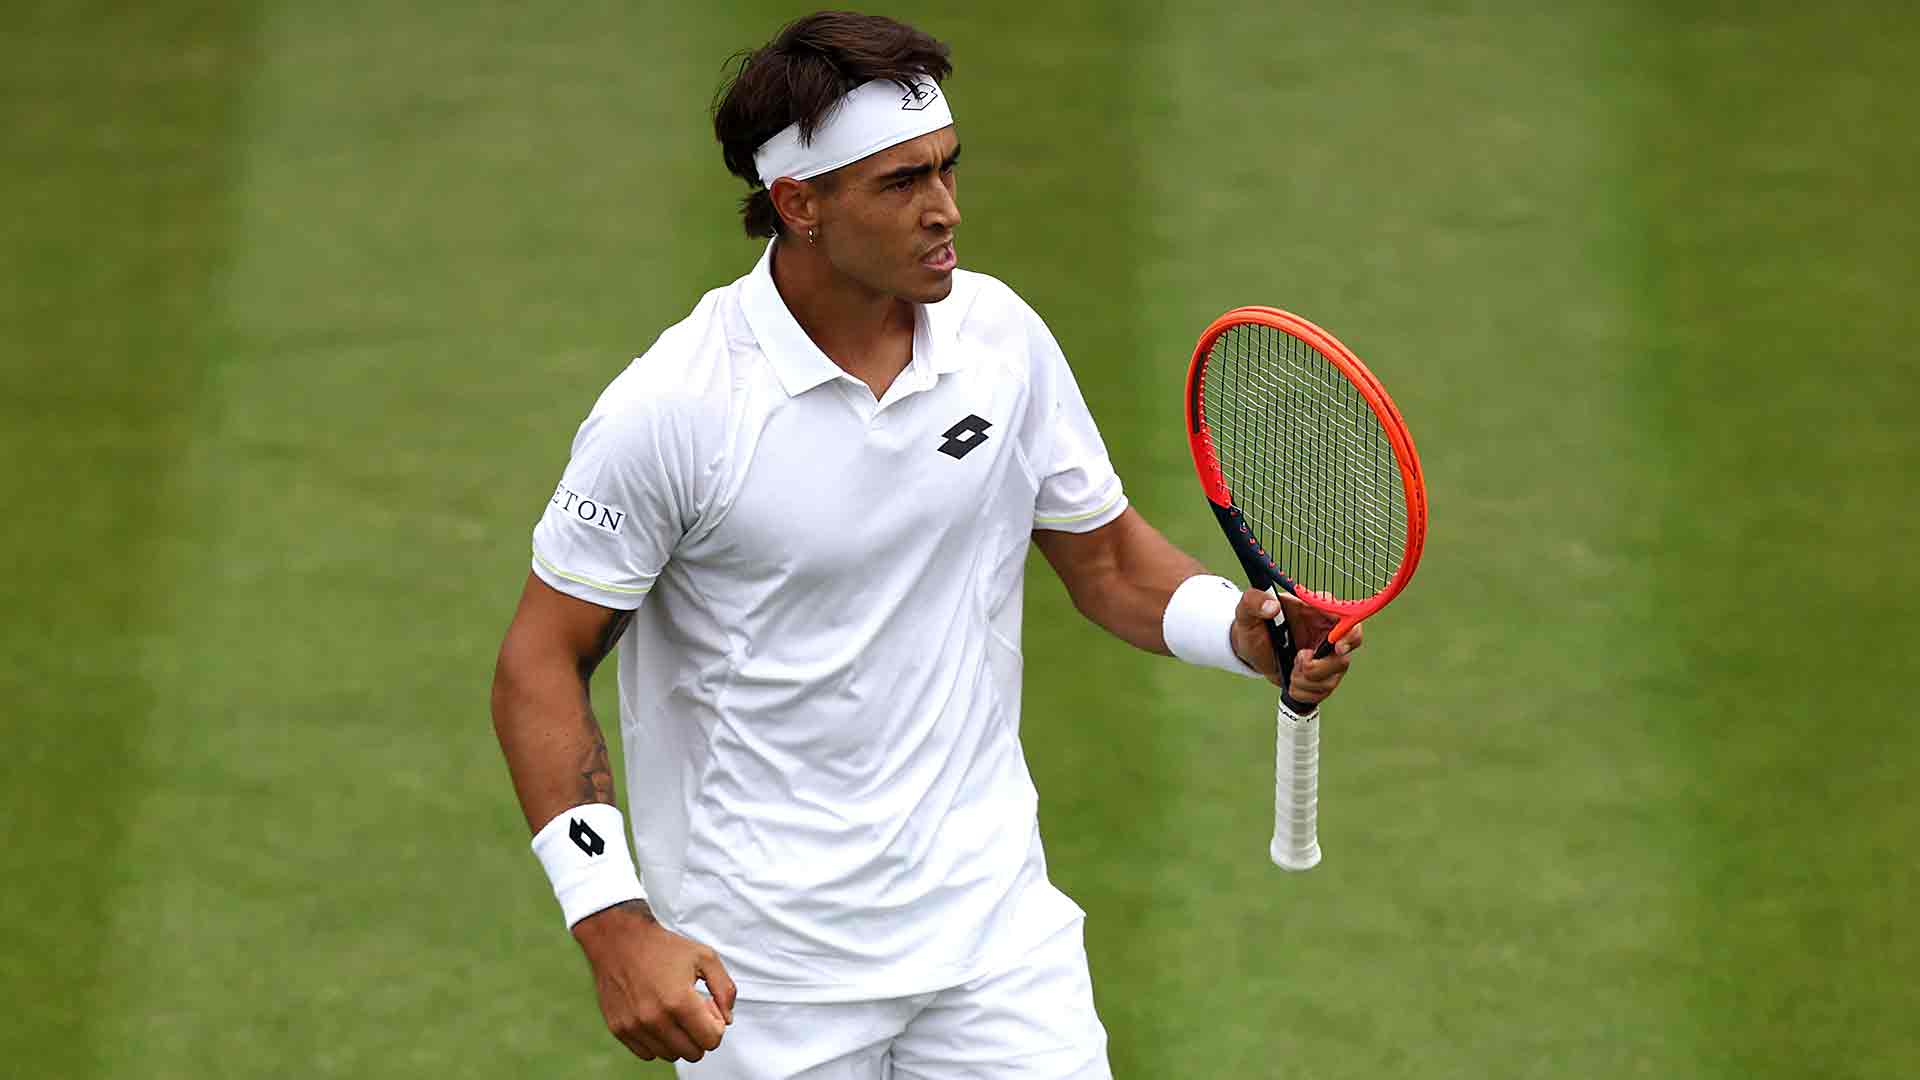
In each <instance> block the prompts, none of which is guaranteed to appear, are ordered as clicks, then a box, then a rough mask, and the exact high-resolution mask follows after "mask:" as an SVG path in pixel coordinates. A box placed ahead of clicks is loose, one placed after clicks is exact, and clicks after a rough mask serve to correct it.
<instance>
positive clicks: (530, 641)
mask: <svg viewBox="0 0 1920 1080" xmlns="http://www.w3.org/2000/svg"><path fill="white" fill-rule="evenodd" d="M951 70H952V67H951V64H950V62H949V59H948V49H947V47H946V46H945V45H943V44H942V43H940V42H938V41H936V40H934V39H933V38H931V37H929V36H927V35H926V34H924V33H921V32H919V31H917V30H915V29H913V28H911V27H908V26H905V25H902V24H901V23H898V22H895V21H892V20H890V19H884V18H877V17H870V16H860V15H849V14H841V13H826V14H819V15H814V16H811V17H808V18H804V19H801V20H799V21H798V22H795V23H793V24H792V25H790V26H788V27H787V28H785V29H784V30H783V31H781V33H780V34H779V36H777V37H776V38H775V39H774V40H773V41H772V42H771V43H769V44H768V45H767V46H765V47H764V48H761V49H759V50H758V51H755V52H753V53H752V54H751V55H749V56H748V57H746V58H745V59H744V60H743V61H742V63H741V65H740V67H739V69H738V71H737V73H736V74H735V76H734V77H733V79H732V81H731V83H730V84H729V86H728V87H727V88H726V90H725V93H724V96H723V97H722V99H721V101H720V103H719V106H718V108H717V110H716V114H715V119H714V129H715V132H716V134H717V135H718V137H719V140H720V144H721V146H722V150H723V156H724V158H725V160H726V163H727V167H728V169H729V170H731V171H732V172H733V173H734V174H736V175H738V176H740V177H741V178H742V179H744V180H745V181H747V183H748V184H749V186H750V187H751V189H752V191H751V194H750V195H749V196H748V197H747V199H746V201H745V203H744V206H743V217H744V219H745V225H746V230H747V232H748V233H750V234H752V235H754V236H758V237H765V238H767V239H768V243H767V247H766V251H765V253H764V254H763V255H762V256H761V258H760V260H759V263H758V264H757V265H756V266H754V267H753V269H752V270H751V271H750V272H748V273H747V274H746V275H745V276H744V277H741V278H740V279H739V280H737V281H735V282H733V283H732V284H730V285H727V286H725V287H723V288H719V289H715V290H714V291H712V292H710V293H708V294H707V295H706V296H705V297H704V298H703V299H702V300H701V301H700V303H699V304H698V306H696V307H695V308H694V310H693V312H692V314H690V315H688V316H687V318H686V319H685V320H683V321H682V322H680V323H679V324H677V325H675V326H673V327H671V328H669V329H668V330H667V331H666V332H665V333H663V334H662V335H661V336H660V338H659V340H658V341H657V342H655V344H654V345H653V347H652V348H651V349H649V350H648V351H647V352H646V354H645V355H644V356H641V357H640V358H639V359H638V360H636V361H634V362H633V364H632V365H631V366H629V367H628V368H627V369H626V370H625V371H624V372H623V373H621V374H620V375H619V376H618V377H617V378H616V379H614V380H613V382H612V384H611V385H610V386H608V387H607V389H606V390H605V392H604V393H603V394H602V395H601V396H600V399H599V401H598V402H597V403H596V404H595V405H594V407H593V410H592V412H591V413H590V414H589V415H588V416H587V418H586V421H585V422H584V423H583V424H581V426H580V429H579V431H578V433H577V434H576V435H575V437H574V440H573V449H572V458H571V460H570V461H569V462H568V464H567V467H566V470H565V472H564V473H563V474H562V476H561V478H560V482H559V484H558V485H556V486H555V488H554V490H553V493H552V496H551V498H550V500H549V503H548V505H547V506H546V508H545V512H544V516H543V517H542V518H541V519H540V521H539V523H538V525H537V526H536V527H535V529H534V533H533V560H532V568H531V574H530V576H529V577H528V579H527V581H526V586H525V590H524V592H523V594H522V596H521V599H520V605H519V609H518V611H517V612H516V614H515V616H514V619H513V623H512V625H511V627H510V628H509V629H508V631H507V635H506V640H505V642H504V644H503V645H502V646H501V649H500V656H499V665H498V669H497V671H496V673H495V677H494V685H493V717H494V726H495V730H496V732H497V733H498V735H499V738H500V743H501V746H502V748H503V750H504V752H505V755H506V759H507V763H508V766H509V768H510V770H511V772H512V774H513V781H514V785H515V787H516V789H517V791H518V794H519V797H520V803H521V806H522V808H523V809H524V810H525V812H526V817H527V823H528V826H529V827H530V828H531V829H532V830H533V831H534V840H533V848H534V851H535V853H536V854H537V856H538V857H539V859H540V861H541V863H542V864H543V866H544V867H545V869H546V871H547V873H548V875H549V877H550V879H551V881H552V884H553V887H554V891H555V894H556V896H557V897H558V899H559V901H560V906H561V908H562V911H563V913H564V916H565V920H566V923H567V925H568V926H569V927H570V928H571V930H572V932H573V935H574V937H575V938H576V939H577V940H578V941H579V943H580V945H581V947H582V948H583V949H584V951H585V952H586V955H587V959H588V961H589V963H590V964H591V966H592V969H593V973H594V978H595V981H596V983H597V985H598V991H599V999H600V1007H601V1010H602V1012H603V1013H604V1014H605V1017H606V1021H607V1024H608V1026H609V1027H610V1028H611V1030H612V1031H613V1033H614V1034H615V1035H616V1036H617V1037H618V1038H619V1039H620V1041H621V1042H623V1043H625V1044H626V1045H627V1046H628V1047H629V1048H630V1049H631V1050H632V1051H633V1052H634V1053H635V1054H637V1055H639V1056H640V1057H642V1058H649V1059H666V1060H674V1061H680V1062H682V1063H683V1064H681V1065H680V1066H679V1068H680V1071H681V1074H682V1075H685V1076H698V1077H715V1078H750V1077H751V1078H760V1077H767V1078H771V1077H798V1076H807V1077H837V1078H859V1080H864V1078H873V1080H879V1078H882V1077H901V1078H909V1077H911V1078H925V1080H938V1078H948V1077H954V1078H957V1077H979V1076H994V1077H1032V1078H1041V1077H1047V1078H1068V1077H1073V1078H1081V1077H1106V1076H1108V1075H1109V1071H1108V1066H1107V1060H1106V1032H1105V1030H1104V1029H1103V1028H1102V1026H1101V1024H1100V1020H1099V1018H1098V1017H1097V1015H1096V1014H1095V1011H1094V1004H1093V993H1092V988H1091V985H1090V982H1089V978H1088V971H1087V960H1086V954H1085V951H1084V947H1083V944H1082V935H1081V924H1082V920H1083V919H1084V914H1083V912H1082V911H1081V910H1080V908H1079V907H1078V906H1076V905H1075V904H1074V903H1073V901H1071V900H1069V899H1068V898H1067V897H1066V896H1065V895H1064V894H1062V893H1061V892H1060V891H1059V890H1058V889H1056V888H1054V887H1053V885H1052V884H1050V883H1049V882H1048V880H1047V870H1046V861H1045V858H1044V856H1043V854H1042V851H1041V845H1040V836H1039V832H1038V827H1037V824H1036V816H1035V806H1036V797H1035V793H1034V787H1033V782H1032V780H1031V778H1030V777H1029V775H1028V772H1027V767H1026V762H1025V760H1024V757H1023V753H1022V750H1021V746H1020V739H1019V726H1020V672H1021V658H1020V619H1021V589H1022V574H1023V568H1024V566H1025V556H1026V550H1027V544H1028V541H1029V538H1031V539H1032V541H1033V542H1034V543H1037V544H1038V545H1039V547H1040V550H1041V551H1042V552H1043V553H1044V554H1045V555H1046V558H1047V560H1048V562H1049V563H1050V564H1051V565H1052V567H1053V569H1054V570H1055V572H1057V573H1058V574H1059V575H1060V578H1061V580H1062V581H1063V582H1065V584H1066V587H1067V589H1068V591H1069V592H1070V593H1071V595H1072V597H1073V601H1074V603H1075V605H1076V606H1077V607H1078V608H1079V610H1080V611H1081V612H1083V613H1084V614H1085V615H1086V616H1087V617H1088V618H1090V619H1091V620H1093V621H1094V622H1095V623H1097V624H1099V625H1100V626H1103V627H1105V628H1106V629H1108V630H1110V631H1112V632H1113V633H1114V634H1116V635H1118V636H1119V637H1121V638H1122V639H1124V640H1126V641H1128V642H1130V643H1131V644H1133V645H1135V646H1137V647H1139V648H1141V649H1144V650H1146V651H1148V652H1153V653H1161V654H1167V653H1171V654H1172V655H1175V656H1179V657H1182V658H1184V659H1187V660H1190V661H1193V662H1196V663H1200V664H1206V665H1211V666H1214V667H1218V668H1222V669H1224V670H1228V671H1233V672H1238V673H1240V674H1244V675H1250V676H1265V677H1267V678H1268V679H1270V680H1273V681H1275V682H1279V681H1280V676H1279V674H1278V672H1279V670H1280V665H1279V664H1278V662H1277V657H1276V656H1275V655H1274V651H1273V648H1272V646H1271V644H1270V642H1269V638H1268V635H1267V632H1266V627H1265V626H1264V625H1263V623H1264V622H1266V621H1267V620H1269V619H1271V618H1273V617H1274V616H1275V615H1276V614H1277V613H1279V612H1280V610H1281V609H1280V606H1279V603H1278V602H1277V601H1276V600H1275V599H1274V598H1273V597H1271V596H1268V595H1267V594H1265V593H1256V592H1243V591H1242V590H1240V589H1239V588H1238V587H1236V586H1234V585H1233V584H1231V583H1229V582H1227V581H1226V580H1225V579H1222V578H1217V577H1211V576H1209V575H1207V574H1205V573H1204V572H1203V570H1202V568H1201V566H1200V564H1199V563H1197V562H1196V561H1195V560H1194V559H1192V558H1190V557H1189V556H1187V555H1185V554H1183V553H1181V552H1180V551H1178V550H1177V549H1175V548H1174V547H1173V546H1172V545H1171V544H1169V543H1168V542H1167V541H1166V540H1165V539H1164V538H1162V537H1161V535H1160V534H1159V533H1158V532H1156V531H1155V530H1154V529H1153V528H1152V527H1151V526H1149V525H1148V524H1147V522H1146V521H1145V520H1143V519H1142V518H1141V517H1140V515H1139V514H1138V513H1136V512H1135V511H1133V510H1132V509H1130V508H1129V507H1128V505H1127V500H1126V497H1125V496H1124V494H1123V493H1122V490H1121V485H1120V480H1119V478H1118V477H1117V476H1116V475H1115V473H1114V469H1113V466H1112V464H1111V462H1110V461H1109V460H1108V456H1107V452H1106V448H1105V446H1104V445H1103V444H1102V442H1101V439H1100V433H1099V431H1098V430H1097V429H1096V428H1095V426H1094V422H1093V418H1092V417H1091V416H1090V415H1088V411H1087V406H1086V403H1085V401H1084V400H1083V399H1082V397H1081V394H1080V390H1079V388H1078V387H1077V386H1076V384H1075V382H1074V378H1073V374H1072V372H1071V371H1070V370H1069V369H1068V367H1067V362H1066V360H1065V358H1064V357H1063V356H1062V354H1061V350H1060V347H1059V346H1058V345H1057V344H1056V343H1055V341H1054V339H1053V337H1052V335H1051V334H1050V333H1049V332H1048V330H1047V327H1046V325H1045V324H1043V323H1042V322H1041V321H1040V318H1039V316H1037V315H1036V314H1034V312H1033V310H1032V309H1031V308H1029V307H1028V306H1027V305H1026V304H1025V303H1024V302H1022V301H1021V299H1020V298H1019V297H1018V296H1017V295H1015V293H1014V292H1013V290H1011V289H1009V288H1008V287H1007V286H1006V285H1004V284H1002V283H1001V282H999V281H997V280H995V279H994V278H991V277H988V276H986V275H984V274H978V273H971V272H968V271H965V270H961V269H958V267H957V261H958V256H957V254H956V248H955V236H956V231H957V230H958V228H959V225H960V220H961V219H960V208H959V205H958V203H957V201H956V193H957V190H958V181H957V179H956V176H957V166H958V162H959V158H960V138H959V134H958V131H957V129H956V128H955V125H954V121H953V112H952V105H951V104H950V102H949V100H948V97H947V92H946V89H945V87H944V86H943V85H942V84H943V82H944V80H945V79H946V78H947V76H948V75H949V74H950V72H951ZM616 643H618V645H619V649H620V659H619V668H620V728H621V734H622V736H623V737H624V739H625V751H626V763H627V764H626V773H627V790H628V793H629V809H630V812H631V829H632V831H631V840H632V847H631V851H630V850H629V847H628V839H629V831H628V822H627V820H626V819H624V818H623V817H622V815H621V813H620V811H619V810H618V809H617V808H616V799H615V794H614V783H613V777H612V774H611V770H610V768H609V765H608V758H607V747H606V743H605V741H604V740H603V738H602V735H601V729H600V726H599V723H598V722H597V721H596V720H595V718H594V715H593V712H592V708H591V705H590V701H589V697H588V691H587V688H588V680H589V679H590V677H591V676H592V674H593V672H594V669H595V667H596V666H597V665H598V664H599V663H600V661H601V660H602V659H603V658H604V657H605V656H606V655H607V654H608V653H609V652H610V651H611V650H612V649H613V648H614V646H615V644H616ZM1359 643H1360V634H1359V633H1358V632H1355V633H1354V634H1352V635H1351V636H1350V637H1349V638H1348V639H1347V641H1346V642H1345V643H1344V644H1343V645H1342V647H1341V649H1340V651H1339V653H1338V654H1336V655H1333V656H1329V657H1327V658H1325V659H1322V660H1313V659H1312V658H1311V656H1310V654H1307V653H1304V652H1303V653H1302V654H1301V655H1300V656H1299V657H1298V658H1297V659H1296V660H1295V662H1294V664H1293V666H1292V674H1291V678H1290V680H1289V681H1288V683H1287V688H1288V690H1289V693H1290V695H1291V697H1292V698H1293V699H1295V700H1297V701H1299V702H1306V703H1314V702H1318V701H1320V700H1321V699H1323V698H1324V697H1325V696H1326V695H1327V694H1329V693H1331V692H1333V690H1334V688H1335V687H1336V686H1337V685H1338V684H1339V682H1340V680H1341V677H1342V675H1343V674H1344V673H1345V672H1346V670H1347V667H1348V664H1349V662H1350V660H1349V657H1348V656H1347V652H1348V651H1349V650H1350V649H1351V648H1353V647H1357V646H1358V645H1359ZM636 861H637V863H638V873H636V870H635V863H636ZM643 884H644V888H643ZM696 1063H697V1064H696Z"/></svg>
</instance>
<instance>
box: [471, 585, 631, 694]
mask: <svg viewBox="0 0 1920 1080" xmlns="http://www.w3.org/2000/svg"><path fill="white" fill-rule="evenodd" d="M632 620H633V610H632V609H620V608H609V607H604V606H602V605H600V604H596V603H593V602H591V601H588V600H582V599H580V598H579V597H577V596H572V595H569V594H567V593H564V592H561V591H560V590H558V589H556V588H554V587H553V586H551V585H549V584H547V583H546V582H545V581H544V580H542V579H541V577H540V575H539V574H535V573H529V574H528V575H527V580H526V584H525V585H524V586H523V587H522V588H521V590H520V604H519V606H518V607H517V608H516V609H515V610H514V613H513V622H512V623H511V624H510V625H509V626H508V627H507V636H506V640H505V642H504V643H502V645H501V647H500V661H501V667H502V669H505V668H507V667H509V666H510V664H517V663H533V664H543V663H545V664H552V663H562V662H564V663H566V664H568V665H569V666H570V667H572V668H573V669H574V670H576V671H578V672H579V674H580V676H581V677H582V678H583V679H584V678H585V677H587V676H588V675H591V674H592V673H593V669H594V668H595V667H596V666H598V665H599V663H600V661H601V660H602V659H603V658H604V657H605V656H606V655H607V653H608V652H610V651H612V649H613V646H614V643H615V642H617V641H619V639H620V634H621V633H622V632H623V631H625V630H626V628H627V624H628V623H629V622H631V621H632Z"/></svg>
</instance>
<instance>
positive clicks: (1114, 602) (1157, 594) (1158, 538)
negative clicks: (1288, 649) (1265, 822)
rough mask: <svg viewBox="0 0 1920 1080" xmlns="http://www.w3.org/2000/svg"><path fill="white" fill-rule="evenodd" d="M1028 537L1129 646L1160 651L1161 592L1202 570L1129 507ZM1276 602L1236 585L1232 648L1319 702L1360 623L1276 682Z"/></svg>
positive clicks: (1163, 650)
mask: <svg viewBox="0 0 1920 1080" xmlns="http://www.w3.org/2000/svg"><path fill="white" fill-rule="evenodd" d="M1033 542H1034V543H1035V544H1036V545H1038V547H1039V548H1040V553H1041V554H1042V555H1045V556H1046V557H1047V562H1048V563H1049V564H1050V565H1052V567H1053V572H1054V573H1056V574H1058V575H1060V580H1061V582H1062V583H1063V584H1065V585H1066V587H1067V594H1068V595H1069V596H1071V597H1072V598H1073V606H1074V607H1076V608H1078V609H1079V611H1080V613H1081V614H1082V615H1085V616H1086V617H1087V618H1089V619H1091V620H1093V621H1094V622H1095V623H1098V624H1099V625H1101V626H1103V627H1105V628H1106V629H1107V630H1109V631H1111V632H1112V633H1113V634H1114V635H1115V636H1117V637H1119V638H1120V639H1121V640H1122V641H1125V642H1126V643H1128V644H1129V645H1132V646H1134V647H1136V648H1140V649H1145V650H1146V651H1148V652H1152V653H1159V654H1160V655H1162V656H1166V655H1168V651H1167V641H1166V637H1165V635H1164V634H1163V633H1162V631H1161V618H1162V617H1163V616H1164V615H1165V614H1166V611H1167V599H1168V598H1169V597H1171V596H1172V595H1173V590H1174V589H1175V588H1177V587H1179V585H1180V583H1181V582H1183V581H1185V580H1187V579H1188V578H1190V577H1192V576H1193V575H1195V574H1202V573H1205V572H1206V568H1205V567H1203V566H1201V565H1200V563H1199V562H1198V561H1197V560H1196V559H1194V558H1193V556H1191V555H1188V554H1187V553H1186V552H1184V551H1181V550H1180V549H1179V548H1177V547H1174V546H1173V544H1172V542H1170V541H1169V540H1168V539H1167V538H1166V537H1164V536H1162V535H1160V532H1159V530H1157V529H1155V528H1154V527H1153V526H1152V525H1149V524H1147V520H1146V519H1145V518H1143V517H1141V516H1140V515H1139V514H1138V513H1136V512H1135V511H1134V510H1133V509H1132V508H1131V507H1129V508H1128V509H1127V510H1126V511H1125V512H1124V513H1122V514H1121V515H1120V516H1119V517H1117V518H1115V519H1113V520H1112V521H1111V522H1108V523H1107V524H1105V525H1102V526H1101V527H1100V528H1098V529H1095V530H1093V531H1092V532H1085V533H1067V532H1054V531H1051V530H1045V529H1041V530H1036V531H1035V532H1034V534H1033ZM1282 602H1283V601H1281V600H1276V599H1275V598H1274V597H1272V596H1269V595H1267V594H1266V593H1264V592H1256V591H1254V590H1252V589H1247V590H1244V591H1243V592H1242V594H1241V597H1240V606H1239V609H1238V610H1237V611H1236V613H1235V618H1234V624H1233V630H1232V640H1233V651H1234V652H1235V653H1236V654H1238V655H1239V657H1240V658H1241V659H1242V660H1245V661H1246V662H1247V663H1248V664H1249V665H1250V666H1251V667H1252V668H1253V669H1254V670H1255V671H1258V672H1259V673H1261V674H1262V675H1265V676H1266V677H1267V679H1268V681H1270V682H1272V683H1273V684H1274V685H1276V686H1282V685H1284V686H1285V688H1286V689H1287V692H1288V694H1289V695H1290V696H1291V697H1292V698H1293V699H1294V700H1295V701H1301V702H1309V703H1312V702H1319V701H1321V700H1323V699H1325V698H1326V696H1327V695H1329V694H1331V693H1333V690H1334V688H1335V687H1337V686H1339V685H1340V680H1341V678H1342V677H1343V676H1344V675H1345V674H1346V671H1347V668H1348V666H1349V665H1350V664H1351V662H1352V661H1351V660H1350V659H1349V658H1348V654H1349V653H1351V652H1352V651H1353V650H1354V649H1357V648H1359V647H1360V642H1361V634H1360V628H1359V627H1355V628H1354V630H1353V632H1352V633H1350V634H1349V635H1348V636H1347V639H1346V640H1345V641H1342V642H1341V643H1340V645H1339V646H1338V647H1337V649H1336V652H1335V654H1334V655H1331V656H1327V657H1323V658H1321V659H1314V658H1313V657H1312V656H1311V654H1308V653H1305V652H1303V653H1302V654H1301V655H1300V656H1298V657H1296V658H1295V661H1294V664H1293V676H1292V679H1291V680H1290V681H1285V682H1283V679H1282V676H1281V674H1280V670H1281V668H1280V660H1279V658H1278V657H1276V656H1275V655H1274V653H1273V644H1272V639H1271V637H1270V636H1269V635H1268V633H1267V627H1266V625H1265V624H1266V622H1267V620H1269V619H1271V618H1272V617H1274V616H1275V615H1278V614H1280V612H1281V604H1282ZM1284 603H1285V604H1287V605H1288V607H1289V608H1294V609H1298V611H1297V612H1293V613H1290V617H1300V616H1305V615H1309V614H1310V609H1307V608H1306V606H1305V605H1303V604H1301V603H1300V601H1298V600H1295V599H1293V598H1292V597H1290V596H1289V597H1285V598H1284Z"/></svg>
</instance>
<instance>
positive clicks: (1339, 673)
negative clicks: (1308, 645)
mask: <svg viewBox="0 0 1920 1080" xmlns="http://www.w3.org/2000/svg"><path fill="white" fill-rule="evenodd" d="M1352 636H1353V635H1352V634H1349V635H1348V637H1352ZM1356 647H1358V646H1357V643H1356V644H1355V645H1354V646H1353V647H1349V646H1348V643H1347V640H1346V639H1345V638H1343V639H1341V641H1340V643H1339V644H1337V645H1335V646H1334V650H1333V653H1332V654H1331V655H1328V656H1323V657H1320V658H1318V659H1315V658H1314V655H1313V650H1311V649H1301V650H1300V653H1299V655H1297V656H1295V657H1294V659H1293V680H1292V682H1290V683H1289V684H1288V687H1287V693H1288V694H1289V695H1291V696H1292V697H1293V699H1294V700H1295V701H1299V702H1303V703H1309V704H1312V703H1318V702H1321V701H1324V700H1326V698H1327V695H1329V694H1331V693H1333V692H1334V690H1336V689H1338V688H1339V686H1340V680H1341V679H1343V678H1345V677H1346V674H1347V669H1348V668H1349V667H1351V666H1352V665H1353V659H1352V656H1351V653H1352V652H1353V648H1356Z"/></svg>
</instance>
